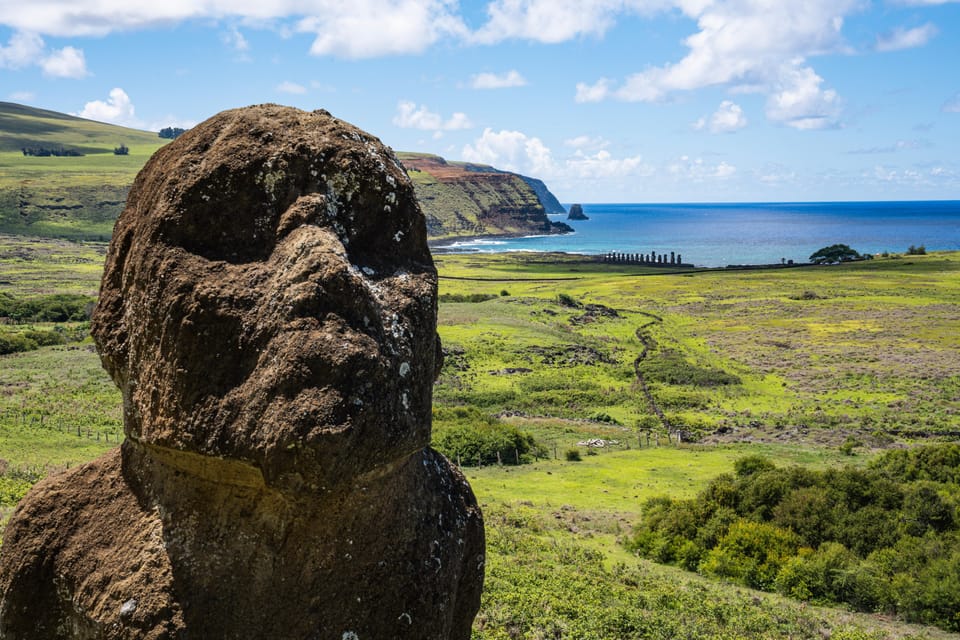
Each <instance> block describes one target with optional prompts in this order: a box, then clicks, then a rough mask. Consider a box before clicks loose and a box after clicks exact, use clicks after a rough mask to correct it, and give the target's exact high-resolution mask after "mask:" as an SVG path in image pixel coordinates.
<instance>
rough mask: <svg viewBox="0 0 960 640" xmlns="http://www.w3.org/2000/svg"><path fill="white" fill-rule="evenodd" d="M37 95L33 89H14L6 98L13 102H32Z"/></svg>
mask: <svg viewBox="0 0 960 640" xmlns="http://www.w3.org/2000/svg"><path fill="white" fill-rule="evenodd" d="M36 97H37V95H36V94H35V93H34V92H33V91H14V92H13V93H11V94H10V95H9V96H8V98H9V99H10V100H13V101H14V102H32V101H33V99H34V98H36Z"/></svg>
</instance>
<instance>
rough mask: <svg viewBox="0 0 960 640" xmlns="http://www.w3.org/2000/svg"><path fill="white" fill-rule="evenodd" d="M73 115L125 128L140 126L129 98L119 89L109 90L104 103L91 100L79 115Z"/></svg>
mask: <svg viewBox="0 0 960 640" xmlns="http://www.w3.org/2000/svg"><path fill="white" fill-rule="evenodd" d="M74 115H78V116H80V117H81V118H87V119H88V120H97V121H99V122H109V123H111V124H119V125H123V126H126V127H139V126H140V122H139V121H138V120H137V118H136V116H135V114H134V107H133V103H132V102H131V101H130V96H128V95H127V92H126V91H124V90H123V89H121V88H119V87H117V88H115V89H111V91H110V97H109V98H108V99H107V101H106V102H104V101H103V100H92V101H90V102H88V103H87V104H86V105H84V107H83V110H82V111H80V113H77V114H74Z"/></svg>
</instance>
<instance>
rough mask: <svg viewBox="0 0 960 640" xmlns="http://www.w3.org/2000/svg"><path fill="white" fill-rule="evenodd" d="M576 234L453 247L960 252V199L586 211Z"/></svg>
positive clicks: (802, 253)
mask: <svg viewBox="0 0 960 640" xmlns="http://www.w3.org/2000/svg"><path fill="white" fill-rule="evenodd" d="M583 211H584V213H585V214H586V215H587V216H588V217H589V218H590V219H589V220H586V221H579V222H578V221H572V220H567V219H566V215H565V214H564V215H552V216H550V218H551V219H552V220H559V221H563V222H566V223H567V224H569V225H570V226H572V227H573V228H574V229H575V230H576V232H575V233H572V234H566V235H553V236H529V237H521V238H478V239H472V240H464V241H458V242H453V243H452V244H447V245H445V246H446V250H448V251H454V252H501V251H563V252H567V253H581V254H589V255H598V254H604V253H608V252H611V251H614V252H621V253H650V252H651V251H655V252H656V253H657V254H663V253H665V254H668V255H669V253H670V252H671V251H673V252H676V253H678V254H680V255H681V256H683V261H684V262H686V263H692V264H695V265H697V266H705V267H722V266H727V265H749V264H779V263H780V262H781V261H783V260H793V261H794V262H806V261H807V260H808V258H809V256H810V254H811V253H814V252H815V251H817V250H818V249H820V248H822V247H825V246H829V245H832V244H837V243H842V244H846V245H849V246H850V247H852V248H853V249H855V250H857V251H859V252H860V253H881V252H884V251H889V252H891V253H903V252H905V251H906V250H907V248H908V247H909V246H910V245H914V246H921V245H922V246H924V247H926V249H927V250H929V251H934V250H960V200H951V201H918V202H794V203H746V204H584V205H583Z"/></svg>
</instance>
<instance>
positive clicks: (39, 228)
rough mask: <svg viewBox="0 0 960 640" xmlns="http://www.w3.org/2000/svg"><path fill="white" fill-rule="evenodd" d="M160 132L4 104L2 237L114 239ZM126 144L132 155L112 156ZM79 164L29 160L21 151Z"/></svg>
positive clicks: (0, 122) (0, 126)
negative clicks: (50, 152)
mask: <svg viewBox="0 0 960 640" xmlns="http://www.w3.org/2000/svg"><path fill="white" fill-rule="evenodd" d="M166 142H167V141H166V140H162V139H160V138H159V137H158V136H157V135H156V134H155V133H151V132H148V131H138V130H136V129H128V128H125V127H118V126H115V125H110V124H105V123H101V122H93V121H91V120H84V119H81V118H76V117H73V116H68V115H66V114H62V113H56V112H53V111H45V110H42V109H34V108H31V107H24V106H22V105H15V104H11V103H6V102H0V233H15V234H20V235H33V236H46V237H60V238H71V239H80V240H91V239H93V240H101V241H106V240H109V239H110V234H111V232H112V230H113V221H114V220H115V219H116V217H117V215H119V213H120V211H121V210H122V209H123V205H124V203H125V202H126V198H127V192H128V190H129V188H130V185H131V184H132V183H133V179H134V177H135V176H136V174H137V172H138V171H140V168H141V167H143V165H144V164H145V163H146V161H147V159H149V158H150V156H151V155H153V152H154V151H156V150H157V149H159V148H160V147H162V146H163V145H164V144H166ZM121 144H123V145H126V146H127V147H128V148H129V149H130V152H129V155H123V156H118V155H114V153H113V149H114V148H115V147H118V146H120V145H121ZM61 146H62V147H64V148H68V149H76V150H78V151H80V152H82V153H84V154H85V155H83V156H80V157H33V156H24V155H23V153H22V152H21V149H22V148H24V147H47V148H51V147H61Z"/></svg>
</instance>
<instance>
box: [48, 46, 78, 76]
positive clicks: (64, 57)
mask: <svg viewBox="0 0 960 640" xmlns="http://www.w3.org/2000/svg"><path fill="white" fill-rule="evenodd" d="M40 67H41V68H42V69H43V73H44V75H47V76H51V77H54V78H83V77H85V76H87V75H89V73H88V72H87V60H86V58H85V57H84V55H83V51H82V50H80V49H75V48H74V47H64V48H63V49H57V50H56V51H54V52H52V53H51V54H50V55H49V56H47V57H46V58H44V59H43V60H42V61H41V62H40Z"/></svg>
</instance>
